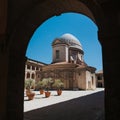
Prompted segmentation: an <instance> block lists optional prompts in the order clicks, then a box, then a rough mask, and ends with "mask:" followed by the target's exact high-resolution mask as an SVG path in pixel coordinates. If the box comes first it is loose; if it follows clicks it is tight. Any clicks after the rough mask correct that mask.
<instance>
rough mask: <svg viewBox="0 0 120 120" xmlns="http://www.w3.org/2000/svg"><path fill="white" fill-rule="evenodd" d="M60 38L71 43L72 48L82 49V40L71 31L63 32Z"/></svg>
mask: <svg viewBox="0 0 120 120" xmlns="http://www.w3.org/2000/svg"><path fill="white" fill-rule="evenodd" d="M59 40H61V41H62V42H65V43H67V44H68V45H69V47H71V48H77V49H81V50H82V45H81V43H80V41H79V40H78V39H77V38H76V37H75V36H73V35H72V34H70V33H66V34H63V35H62V36H61V37H60V38H59Z"/></svg>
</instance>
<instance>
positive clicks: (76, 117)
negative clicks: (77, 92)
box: [24, 91, 105, 120]
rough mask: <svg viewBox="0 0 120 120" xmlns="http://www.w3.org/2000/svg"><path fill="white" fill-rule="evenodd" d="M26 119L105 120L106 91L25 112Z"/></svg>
mask: <svg viewBox="0 0 120 120" xmlns="http://www.w3.org/2000/svg"><path fill="white" fill-rule="evenodd" d="M48 102H49V99H48ZM24 120H105V119H104V91H101V92H97V93H93V94H91V95H86V96H83V97H79V98H75V99H72V100H69V101H65V102H61V103H57V104H54V105H50V106H47V107H43V108H40V109H36V110H32V111H29V112H24Z"/></svg>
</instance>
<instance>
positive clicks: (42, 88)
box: [36, 80, 44, 94]
mask: <svg viewBox="0 0 120 120" xmlns="http://www.w3.org/2000/svg"><path fill="white" fill-rule="evenodd" d="M36 88H37V90H39V91H40V94H43V93H44V84H43V81H41V80H40V81H39V82H38V83H37V85H36Z"/></svg>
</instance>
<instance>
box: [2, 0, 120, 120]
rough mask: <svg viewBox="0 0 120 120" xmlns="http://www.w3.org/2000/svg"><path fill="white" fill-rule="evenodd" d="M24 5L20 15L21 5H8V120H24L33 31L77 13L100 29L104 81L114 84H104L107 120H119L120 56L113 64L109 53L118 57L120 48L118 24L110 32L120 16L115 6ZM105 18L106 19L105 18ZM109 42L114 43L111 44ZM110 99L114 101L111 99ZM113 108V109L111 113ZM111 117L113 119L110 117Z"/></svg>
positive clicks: (82, 0)
mask: <svg viewBox="0 0 120 120" xmlns="http://www.w3.org/2000/svg"><path fill="white" fill-rule="evenodd" d="M23 1H24V0H21V4H22V5H24V6H23V8H25V6H26V8H27V9H26V11H24V13H23V14H21V12H20V11H22V7H21V6H20V5H21V4H20V5H18V4H17V3H16V2H15V1H14V0H13V3H12V2H11V3H9V4H8V11H9V12H8V26H7V32H8V37H9V38H7V47H8V48H7V49H8V51H7V57H5V58H8V61H7V63H8V64H7V65H6V66H7V70H8V72H7V73H6V74H7V77H5V79H7V98H6V96H4V99H5V100H6V101H7V105H6V106H5V107H6V111H7V114H6V116H7V119H15V120H23V96H24V95H23V93H24V73H25V68H24V67H25V61H26V58H25V52H26V49H27V45H28V42H29V40H30V37H31V36H32V34H33V32H34V30H35V29H36V28H37V27H38V26H39V25H41V24H42V23H43V22H44V21H45V20H47V19H48V18H50V17H52V16H54V15H60V14H61V13H65V12H77V13H82V14H84V15H86V16H88V17H89V18H91V19H92V20H93V21H94V22H95V23H96V25H97V26H98V29H99V31H98V33H99V39H100V41H101V44H102V47H103V58H104V61H103V65H104V66H103V67H104V70H105V73H104V75H105V76H104V78H105V79H109V81H110V82H111V83H113V84H112V86H113V88H112V86H111V84H108V81H106V82H105V87H106V95H107V94H108V97H107V98H106V100H105V101H106V113H107V114H106V116H107V117H106V118H108V120H116V119H115V118H117V116H118V113H117V112H114V111H113V110H115V108H117V109H116V110H119V108H118V107H117V103H119V102H118V97H117V96H115V95H116V92H117V90H119V89H118V88H119V85H118V84H116V83H115V82H113V81H112V79H113V78H114V77H115V79H118V77H117V75H118V71H119V67H118V66H119V65H120V64H119V59H118V56H117V55H114V60H113V59H112V57H111V54H110V53H109V52H114V53H115V52H117V50H118V48H119V46H118V45H117V44H118V38H119V33H118V31H119V29H118V28H119V27H117V24H118V25H119V23H117V22H116V24H115V25H116V26H115V25H114V27H113V28H114V29H113V30H110V27H109V26H110V25H111V24H112V21H114V20H113V19H110V18H111V16H115V15H116V16H115V17H116V18H115V19H118V17H117V15H118V14H115V15H114V13H116V11H117V9H112V14H111V7H110V5H112V4H113V3H111V2H106V1H105V2H104V1H98V2H97V1H95V0H74V1H73V0H64V1H61V0H57V1H54V0H41V1H40V2H34V3H32V2H29V1H28V2H29V4H26V3H25V2H23ZM19 3H20V1H19ZM103 3H104V4H103ZM106 4H108V8H106V6H107V5H106ZM15 5H18V6H19V10H18V11H19V12H18V11H15V10H16V9H17V8H15V7H13V6H15ZM101 8H102V10H103V12H104V13H103V12H102V10H101ZM24 10H25V9H24ZM109 10H110V11H109ZM12 12H13V13H12ZM103 15H105V18H104V16H103ZM18 16H19V17H18ZM108 21H109V22H108ZM114 23H115V21H114ZM115 29H116V30H117V33H116V32H114V30H115ZM111 32H112V34H111V35H109V33H111ZM109 39H110V40H111V41H109ZM113 41H115V42H116V46H112V42H113ZM110 48H111V49H110ZM117 53H118V52H117ZM118 54H119V53H118ZM5 58H4V59H5ZM4 59H3V61H4ZM5 63H6V62H5ZM115 66H117V70H116V71H112V69H111V68H113V69H116V68H115ZM11 69H12V70H11ZM109 95H110V97H109ZM111 96H112V97H113V99H111V98H112V97H111ZM109 98H110V100H109ZM4 99H3V100H4ZM107 102H108V103H107ZM110 108H113V109H112V110H111V109H110ZM4 111H5V110H4ZM107 111H108V112H107ZM109 113H110V117H109V115H108V114H109Z"/></svg>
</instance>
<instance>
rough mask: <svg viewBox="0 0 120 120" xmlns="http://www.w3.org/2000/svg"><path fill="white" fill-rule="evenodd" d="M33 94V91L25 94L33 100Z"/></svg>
mask: <svg viewBox="0 0 120 120" xmlns="http://www.w3.org/2000/svg"><path fill="white" fill-rule="evenodd" d="M34 96H35V93H32V92H31V93H28V94H27V97H28V100H33V98H34Z"/></svg>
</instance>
